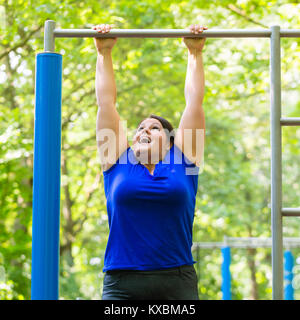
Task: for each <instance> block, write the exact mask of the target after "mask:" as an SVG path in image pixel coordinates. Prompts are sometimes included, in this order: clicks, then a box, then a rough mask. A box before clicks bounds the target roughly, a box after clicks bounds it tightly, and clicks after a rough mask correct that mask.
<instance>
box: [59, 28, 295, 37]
mask: <svg viewBox="0 0 300 320" xmlns="http://www.w3.org/2000/svg"><path fill="white" fill-rule="evenodd" d="M54 36H55V37H56V38H85V37H87V38H89V37H90V38H111V37H117V38H181V37H188V36H190V37H193V38H203V37H206V38H269V37H270V36H271V30H270V29H248V30H247V29H227V30H226V29H225V30H224V29H212V30H204V31H203V32H202V33H200V34H194V33H192V32H191V31H190V30H185V29H111V30H110V32H108V33H99V32H97V31H96V30H92V29H55V30H54ZM280 36H281V37H300V30H298V29H295V30H292V29H291V30H281V31H280Z"/></svg>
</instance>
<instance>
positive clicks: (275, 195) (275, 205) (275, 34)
mask: <svg viewBox="0 0 300 320" xmlns="http://www.w3.org/2000/svg"><path fill="white" fill-rule="evenodd" d="M270 52H271V57H270V69H271V70H270V72H271V88H270V89H271V90H270V99H271V113H270V118H271V119H270V120H271V137H270V140H271V230H272V273H273V285H272V287H273V291H272V296H273V299H274V300H282V299H283V250H282V247H283V240H282V214H281V205H282V165H281V162H282V150H281V125H280V117H281V77H280V76H281V74H280V71H281V70H280V27H279V26H272V27H271V42H270Z"/></svg>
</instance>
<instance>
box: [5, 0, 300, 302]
mask: <svg viewBox="0 0 300 320" xmlns="http://www.w3.org/2000/svg"><path fill="white" fill-rule="evenodd" d="M299 17H300V1H284V0H276V1H275V0H268V1H266V0H239V1H227V0H225V1H224V0H223V1H202V0H197V1H195V0H190V1H173V2H172V1H168V0H164V1H159V0H151V1H150V0H140V1H130V0H118V1H115V0H109V1H106V0H101V1H98V0H86V1H84V2H79V1H71V0H64V1H57V0H35V1H33V0H30V1H29V0H0V299H3V300H7V299H30V277H31V232H32V230H31V228H32V222H31V221H32V178H33V137H34V104H35V101H34V90H35V58H36V57H35V56H36V54H37V53H39V52H42V51H43V32H44V23H45V21H46V20H48V19H51V20H54V21H56V27H57V28H63V29H69V28H70V29H71V28H76V29H83V28H91V26H93V25H95V24H102V23H105V24H113V26H114V28H120V29H122V28H123V29H135V28H136V29H154V28H157V29H183V28H188V26H189V25H190V24H203V25H205V26H208V28H209V29H213V28H215V29H235V28H237V29H244V28H247V29H252V28H253V29H255V28H269V27H270V26H271V25H280V26H281V28H283V29H300V18H299ZM299 41H300V40H299V38H298V39H296V38H289V39H288V38H282V40H281V45H282V49H281V57H282V60H281V63H282V65H281V70H282V79H281V80H282V116H283V117H299V116H300V99H299V95H300V91H299V84H300V73H299V70H300V46H299ZM269 46H270V43H269V39H267V38H261V39H210V38H208V39H207V40H206V45H205V49H204V53H203V58H204V65H205V79H206V89H205V98H204V104H203V107H204V110H205V119H206V140H205V154H204V157H205V159H204V167H203V171H202V172H201V174H200V175H199V189H198V194H197V201H196V210H195V219H194V230H193V241H194V242H206V241H209V242H214V241H218V242H220V241H223V238H224V236H227V237H261V238H266V237H270V236H271V210H270V194H271V193H270V97H269V96H270V92H269V90H270V85H269V79H270V72H269V54H270V50H269ZM55 51H56V52H58V53H61V54H62V55H63V90H62V93H63V97H62V157H61V229H60V299H101V292H102V281H103V276H104V274H103V272H102V268H103V257H104V252H105V247H106V242H107V238H108V231H109V229H108V220H107V212H106V205H105V203H106V200H105V195H104V189H103V176H102V172H101V166H100V161H99V157H98V154H97V145H96V131H95V129H96V114H97V103H96V96H95V66H96V58H97V56H96V50H95V47H94V43H93V39H92V38H86V39H82V38H79V39H75V38H74V39H72V38H70V39H56V45H55ZM112 55H113V63H114V71H115V78H116V83H117V109H118V112H119V114H120V116H121V118H122V120H127V126H128V129H129V130H130V129H134V128H136V126H137V124H138V123H139V121H141V120H142V119H143V118H144V117H147V116H148V115H149V114H150V113H154V114H157V115H161V116H163V117H165V118H166V119H168V120H169V121H170V122H171V123H172V124H173V126H174V128H177V127H178V124H179V120H180V117H181V114H182V112H183V110H184V107H185V98H184V84H185V75H186V67H187V49H186V47H185V45H184V44H183V42H182V39H128V38H125V39H123V38H120V39H118V41H117V44H116V45H115V47H114V48H113V53H112ZM282 142H283V143H282V146H283V163H282V167H283V190H282V193H283V207H300V183H299V181H300V169H299V166H300V161H299V160H300V159H299V155H300V129H298V128H297V127H283V129H282ZM299 227H300V221H299V218H292V217H289V218H284V219H283V231H284V237H299ZM292 253H293V255H294V257H295V262H294V263H295V267H294V268H295V274H294V280H295V281H294V289H295V299H300V281H299V280H300V248H299V249H298V248H293V249H292ZM231 254H232V258H231V267H230V268H231V269H230V270H231V277H232V282H231V286H232V288H231V289H232V299H235V300H240V299H271V298H272V292H271V286H272V268H271V249H270V248H256V249H232V250H231ZM193 255H194V259H195V260H197V261H198V263H197V264H195V268H196V271H197V274H198V278H199V283H198V287H199V297H200V299H203V300H207V299H209V300H219V299H222V293H221V282H222V279H221V263H222V256H221V251H220V250H219V249H205V250H200V251H199V252H197V250H194V251H193ZM297 267H298V268H297ZM297 279H298V280H297Z"/></svg>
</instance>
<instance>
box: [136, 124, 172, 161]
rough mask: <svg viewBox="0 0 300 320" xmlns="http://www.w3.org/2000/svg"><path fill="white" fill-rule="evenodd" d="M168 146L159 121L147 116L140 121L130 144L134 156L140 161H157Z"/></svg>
mask: <svg viewBox="0 0 300 320" xmlns="http://www.w3.org/2000/svg"><path fill="white" fill-rule="evenodd" d="M169 148H170V144H169V140H168V138H167V134H166V132H165V129H164V128H163V126H162V124H161V123H160V121H158V120H157V119H153V118H147V119H145V120H143V121H142V122H141V123H140V125H139V126H138V128H137V131H136V134H135V135H134V137H133V145H132V149H133V151H134V153H135V156H136V158H137V159H138V160H139V161H140V162H142V163H157V162H158V161H159V160H161V159H162V157H163V156H164V154H165V153H166V152H167V150H169Z"/></svg>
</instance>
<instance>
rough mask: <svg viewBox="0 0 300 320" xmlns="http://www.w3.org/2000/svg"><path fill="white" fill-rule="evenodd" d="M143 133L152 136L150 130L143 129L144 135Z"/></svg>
mask: <svg viewBox="0 0 300 320" xmlns="http://www.w3.org/2000/svg"><path fill="white" fill-rule="evenodd" d="M143 133H147V134H149V135H150V134H151V131H150V129H149V128H143V130H142V134H143Z"/></svg>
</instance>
